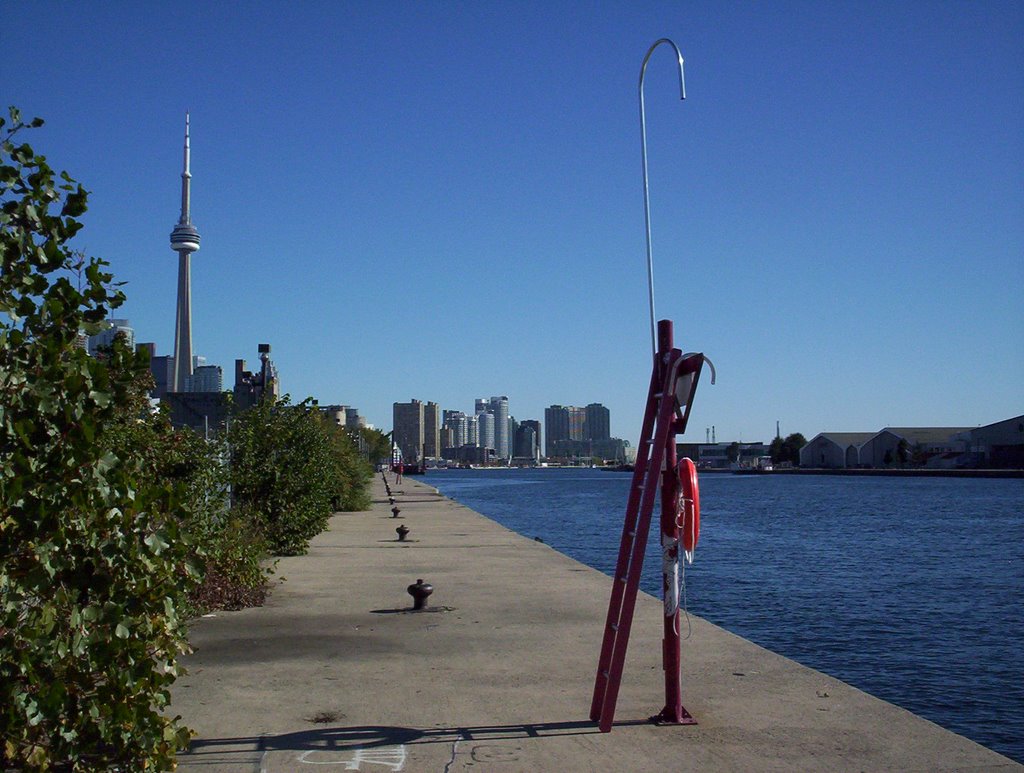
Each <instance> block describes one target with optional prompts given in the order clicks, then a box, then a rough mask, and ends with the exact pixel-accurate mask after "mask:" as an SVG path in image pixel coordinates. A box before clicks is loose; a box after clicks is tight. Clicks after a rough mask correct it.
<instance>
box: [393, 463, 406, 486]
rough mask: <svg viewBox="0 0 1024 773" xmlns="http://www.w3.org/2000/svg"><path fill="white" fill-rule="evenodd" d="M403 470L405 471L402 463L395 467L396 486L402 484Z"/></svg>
mask: <svg viewBox="0 0 1024 773" xmlns="http://www.w3.org/2000/svg"><path fill="white" fill-rule="evenodd" d="M404 469H405V465H404V464H403V463H402V462H399V463H398V466H397V467H395V483H396V484H397V483H401V482H402V472H403V471H404Z"/></svg>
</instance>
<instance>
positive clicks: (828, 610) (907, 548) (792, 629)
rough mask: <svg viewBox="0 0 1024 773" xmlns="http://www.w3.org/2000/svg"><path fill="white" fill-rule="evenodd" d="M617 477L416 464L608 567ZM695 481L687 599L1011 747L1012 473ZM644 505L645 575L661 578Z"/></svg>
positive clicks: (1016, 696) (1017, 620)
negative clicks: (694, 539) (1002, 476)
mask: <svg viewBox="0 0 1024 773" xmlns="http://www.w3.org/2000/svg"><path fill="white" fill-rule="evenodd" d="M630 480H631V474H630V473H618V472H606V471H603V470H592V469H538V470H514V469H513V470H506V469H499V470H438V471H430V472H429V473H428V475H427V476H426V482H427V483H429V484H430V485H432V486H435V487H436V488H437V489H438V490H439V491H440V492H441V493H442V494H444V495H446V496H448V497H450V498H452V499H454V500H456V501H458V502H461V503H462V504H464V505H466V506H468V507H470V508H472V509H474V510H476V511H478V512H480V513H483V514H484V515H487V516H488V517H490V518H493V519H494V520H496V521H498V522H499V523H501V524H503V525H504V526H506V527H508V528H510V529H513V530H514V531H516V532H518V533H520V534H522V535H524V536H526V537H531V538H534V537H539V538H540V539H542V540H543V541H544V542H545V543H547V544H548V545H550V546H552V547H553V548H555V549H556V550H559V551H561V552H563V553H565V554H566V555H569V556H571V557H573V558H575V559H577V560H578V561H581V562H583V563H585V564H588V565H589V566H592V567H594V568H595V569H598V570H600V571H602V572H605V573H606V574H609V575H610V574H611V573H612V571H613V569H614V567H615V562H616V559H617V556H618V549H619V539H620V537H621V532H622V523H623V517H624V514H625V505H626V496H627V491H628V487H629V481H630ZM700 493H701V535H700V542H699V545H698V547H697V553H696V559H695V563H694V564H693V565H692V566H689V567H687V568H686V572H685V586H686V600H687V604H688V608H689V610H690V611H691V612H693V613H694V614H697V615H700V616H701V617H703V618H705V619H706V620H709V621H711V622H713V623H716V624H718V625H721V626H722V627H724V628H726V629H728V630H730V631H732V632H733V633H736V634H738V635H740V636H743V637H744V638H747V639H749V640H751V641H754V642H756V643H757V644H760V645H762V646H764V647H767V648H768V649H770V650H772V651H774V652H777V653H779V654H781V655H785V656H787V657H790V658H792V659H794V660H797V661H799V662H800V663H803V664H804V665H807V666H810V667H812V668H815V669H818V670H820V671H824V672H825V673H828V674H831V675H832V676H835V677H837V678H839V679H842V680H843V681H845V682H848V683H849V684H852V685H854V686H856V687H859V688H860V689H862V690H865V691H866V692H869V693H871V694H872V695H875V696H877V697H879V698H882V699H884V700H887V701H890V702H892V703H895V704H897V705H899V706H902V707H904V708H906V709H908V710H910V711H912V712H914V713H915V714H918V715H920V716H922V717H925V718H927V719H930V720H932V721H933V722H936V723H937V724H939V725H942V726H943V727H946V728H948V729H950V730H953V731H954V732H957V733H960V734H962V735H965V736H967V737H968V738H971V739H973V740H975V741H977V742H978V743H981V744H983V745H985V746H987V747H989V748H991V749H994V750H996V751H998V752H1000V753H1002V754H1005V755H1007V756H1009V757H1012V758H1013V759H1015V760H1018V761H1021V762H1024V480H1020V479H1016V480H989V479H973V478H964V479H960V478H896V477H841V476H795V475H731V474H707V473H705V474H702V475H701V477H700ZM653 520H654V524H655V532H654V533H652V535H651V540H650V542H649V543H648V551H647V557H646V560H645V562H644V574H643V581H642V588H643V590H645V591H647V592H649V593H651V594H654V595H657V596H660V593H661V591H660V588H661V577H660V566H661V564H660V555H658V548H657V533H656V528H657V527H656V524H657V511H656V512H655V516H654V519H653ZM609 587H610V586H609ZM683 631H684V635H685V631H686V628H685V625H684V626H683ZM599 646H600V643H599V642H594V647H595V653H594V658H595V664H596V658H597V650H598V648H599ZM688 646H696V647H699V646H700V642H699V641H692V640H691V641H690V642H684V643H683V648H684V649H683V657H684V660H685V657H686V654H685V648H686V647H688ZM684 699H685V685H684ZM684 703H685V700H684Z"/></svg>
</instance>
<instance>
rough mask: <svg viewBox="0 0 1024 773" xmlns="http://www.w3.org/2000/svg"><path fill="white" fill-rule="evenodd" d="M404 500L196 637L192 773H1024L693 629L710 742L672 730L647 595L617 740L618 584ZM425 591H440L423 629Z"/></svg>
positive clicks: (730, 640)
mask: <svg viewBox="0 0 1024 773" xmlns="http://www.w3.org/2000/svg"><path fill="white" fill-rule="evenodd" d="M392 480H393V478H392ZM391 486H392V489H393V491H394V492H395V497H396V499H397V505H398V506H399V508H400V518H397V519H396V518H393V517H392V512H391V505H390V504H389V503H388V501H387V497H386V496H385V493H384V487H383V484H382V482H381V479H380V476H379V475H378V476H377V477H376V479H375V482H374V487H375V488H374V493H375V497H374V505H373V509H372V510H370V511H367V512H364V513H346V514H339V515H336V516H335V517H334V518H333V519H332V520H331V525H330V529H329V530H328V531H327V532H325V533H323V534H321V535H320V536H319V537H317V538H316V539H315V540H314V541H313V544H312V546H311V549H310V551H309V554H308V555H306V556H300V557H296V558H286V559H283V560H281V561H280V563H279V564H278V569H277V578H276V579H275V581H274V584H275V588H274V591H273V593H272V595H271V596H270V598H269V600H268V602H267V604H266V606H264V607H261V608H256V609H247V610H243V611H241V612H219V613H217V614H216V616H214V617H209V618H204V619H200V620H198V621H197V622H196V624H195V625H194V627H193V630H192V637H191V639H192V643H193V646H194V648H195V654H194V655H192V656H190V657H189V658H187V659H186V660H185V665H186V666H187V668H188V669H189V674H188V676H186V677H183V678H182V679H179V680H178V682H177V683H176V685H175V687H174V690H173V702H172V706H171V710H172V712H173V713H176V714H181V715H182V717H183V719H184V721H185V723H186V724H187V725H189V726H190V727H192V728H193V729H194V730H196V731H197V737H196V739H195V741H194V742H193V746H192V749H191V750H190V751H189V753H187V754H183V755H181V756H180V757H179V764H180V770H183V771H213V772H217V771H263V772H264V773H277V772H278V771H289V772H294V771H303V770H308V771H311V772H312V771H317V770H363V771H387V770H407V771H415V772H418V771H433V772H435V773H455V771H474V773H487V772H488V771H495V773H503V772H505V771H509V772H512V771H558V772H562V771H662V770H666V771H667V770H672V771H697V770H702V771H763V770H769V771H775V770H778V771H799V770H805V771H847V770H849V771H865V770H867V771H882V770H894V771H895V770H898V771H947V770H949V771H952V770H960V771H963V770H1024V766H1021V765H1018V764H1017V763H1016V762H1014V761H1012V760H1010V759H1008V758H1006V757H1004V756H1001V755H999V754H997V753H995V752H993V751H990V750H988V749H986V748H984V747H982V746H980V745H978V744H976V743H974V742H973V741H970V740H968V739H966V738H964V737H962V736H959V735H956V734H954V733H952V732H949V731H948V730H945V729H943V728H940V727H939V726H937V725H935V724H933V723H931V722H929V721H927V720H924V719H921V718H920V717H917V716H915V715H913V714H911V713H909V712H907V711H905V710H903V709H901V708H898V707H896V706H894V705H892V704H890V703H886V702H884V701H881V700H879V699H877V698H874V697H872V696H870V695H868V694H866V693H864V692H861V691H860V690H857V689H855V688H853V687H851V686H849V685H847V684H844V683H843V682H840V681H838V680H837V679H833V678H831V677H829V676H826V675H824V674H822V673H819V672H817V671H814V670H812V669H809V668H806V667H804V666H801V665H799V664H797V663H795V662H793V661H791V660H788V659H786V658H783V657H781V656H779V655H776V654H774V653H771V652H769V651H767V650H765V649H763V648H761V647H758V646H757V645H755V644H752V643H750V642H748V641H746V640H744V639H741V638H739V637H738V636H734V635H732V634H730V633H728V632H727V631H725V630H723V629H721V628H718V627H717V626H714V625H712V624H710V623H708V622H706V621H703V620H701V619H699V618H696V617H693V616H692V615H691V616H690V620H691V624H692V632H691V635H690V637H689V639H687V640H685V641H684V642H683V705H684V706H685V707H686V708H687V710H688V711H689V712H690V713H691V714H692V715H693V716H694V717H695V718H696V719H697V721H698V723H699V724H698V725H696V726H673V727H658V726H654V725H651V724H649V723H648V721H647V718H648V717H649V716H651V715H653V714H655V713H657V712H658V711H659V710H660V709H661V707H662V701H663V699H664V683H663V677H662V672H661V631H662V620H661V602H660V600H658V599H654V598H652V597H650V596H647V595H644V594H641V596H640V598H639V599H638V602H637V607H636V617H635V621H634V625H633V633H632V637H631V641H630V645H629V653H628V656H627V659H626V667H625V673H624V676H623V683H622V689H621V691H620V693H619V700H618V709H617V711H616V724H615V727H614V728H613V730H612V732H610V733H607V734H602V733H599V732H598V730H597V727H596V725H595V724H594V723H592V722H590V721H589V719H588V713H589V709H590V699H591V691H592V689H593V683H594V671H595V669H596V666H597V658H598V654H599V649H600V644H601V635H602V631H603V627H604V618H605V614H606V612H607V604H608V596H609V592H610V583H611V580H610V578H608V577H607V576H605V575H603V574H601V573H600V572H597V571H595V570H593V569H591V568H589V567H587V566H584V565H583V564H580V563H578V562H576V561H574V560H572V559H570V558H567V557H565V556H563V555H561V554H560V553H557V552H556V551H554V550H552V549H551V548H549V547H547V546H546V545H544V544H542V543H539V542H535V541H533V540H531V539H528V538H526V537H522V536H519V535H517V534H515V533H513V532H511V531H509V530H507V529H505V528H504V527H502V526H500V525H498V524H496V523H494V522H493V521H491V520H489V519H487V518H485V517H484V516H482V515H480V514H478V513H475V512H473V511H471V510H469V509H467V508H465V507H462V506H461V505H458V504H456V503H454V502H452V501H450V500H448V499H446V498H444V497H442V496H440V495H439V494H437V492H436V491H435V490H434V489H433V488H431V487H430V486H428V485H426V483H425V482H424V481H423V480H422V479H411V478H408V477H407V478H406V479H405V480H404V481H403V482H402V483H401V484H398V485H396V484H394V483H392V484H391ZM400 523H401V524H404V525H405V526H407V527H408V528H409V534H408V536H407V537H406V539H405V540H404V541H399V540H398V537H397V535H396V533H395V528H396V526H398V524H400ZM419 578H423V579H424V580H425V581H426V582H428V583H431V584H432V585H433V586H434V593H433V595H432V596H430V598H429V600H428V602H427V603H428V607H427V609H426V610H424V611H421V612H412V611H411V608H412V598H411V597H410V596H409V594H408V593H407V592H406V588H407V586H409V585H410V584H411V583H414V582H416V580H417V579H419Z"/></svg>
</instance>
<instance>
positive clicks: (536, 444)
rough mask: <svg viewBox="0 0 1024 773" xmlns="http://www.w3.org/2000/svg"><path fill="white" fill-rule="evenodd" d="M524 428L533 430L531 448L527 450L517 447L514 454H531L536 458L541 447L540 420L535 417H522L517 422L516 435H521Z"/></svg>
mask: <svg viewBox="0 0 1024 773" xmlns="http://www.w3.org/2000/svg"><path fill="white" fill-rule="evenodd" d="M524 429H530V430H533V449H532V450H531V451H529V452H527V451H525V450H524V449H522V448H517V450H516V456H531V457H533V458H534V459H536V458H537V457H538V456H540V449H541V444H540V441H541V438H540V422H539V421H537V420H536V419H524V420H523V421H521V422H520V423H519V430H518V433H517V434H518V435H522V433H523V430H524Z"/></svg>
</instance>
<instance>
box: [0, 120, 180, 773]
mask: <svg viewBox="0 0 1024 773" xmlns="http://www.w3.org/2000/svg"><path fill="white" fill-rule="evenodd" d="M41 123H42V122H41V121H40V120H39V119H35V120H34V121H32V122H31V123H30V124H28V125H27V126H28V127H32V126H38V125H40V124H41ZM5 126H6V127H7V128H6V129H4V128H3V127H5ZM23 128H26V124H24V123H23V122H22V121H21V117H20V115H19V114H18V112H17V111H16V110H14V109H13V108H12V109H11V111H10V123H9V124H8V122H7V121H5V120H3V119H0V130H3V132H4V133H3V135H2V137H0V266H2V271H0V737H2V739H3V746H2V748H0V758H2V759H0V762H2V763H3V764H5V765H11V766H16V767H19V768H28V769H39V770H45V769H48V768H52V767H65V768H71V769H74V770H98V769H108V768H119V769H122V770H141V769H171V768H173V766H174V752H175V749H176V748H177V747H179V746H181V745H182V744H183V743H184V742H185V741H187V739H188V736H189V733H188V731H187V730H186V729H184V728H182V727H180V726H179V725H178V723H177V718H170V717H167V716H166V715H165V714H164V710H165V709H166V707H167V705H168V701H169V692H168V689H169V686H170V684H171V683H172V682H173V681H174V679H175V677H176V675H177V673H178V667H177V665H176V660H177V657H178V656H179V655H180V654H181V653H182V652H184V651H185V650H186V648H187V644H186V640H185V635H184V629H183V626H182V622H181V620H180V617H179V612H180V608H181V604H182V600H183V597H184V594H185V593H187V592H188V590H189V589H190V587H191V586H192V585H193V584H194V582H195V580H196V579H197V576H198V575H197V572H196V570H195V568H194V567H193V566H192V565H191V564H190V562H189V560H188V558H189V555H190V553H191V547H190V545H189V542H188V539H187V535H185V534H183V533H182V531H181V530H180V528H179V524H180V523H181V522H182V521H183V520H184V518H185V515H186V510H185V509H184V507H183V505H182V497H183V494H184V492H183V490H182V489H181V487H176V486H166V485H161V484H159V483H157V482H154V480H153V479H152V478H150V476H149V475H148V474H147V470H148V462H147V459H146V458H145V455H144V454H142V453H140V452H139V449H138V447H136V446H133V445H126V446H125V445H120V444H116V443H112V442H110V441H111V439H112V438H110V437H108V434H107V433H108V432H110V431H112V428H113V427H114V426H116V425H117V423H118V421H119V411H120V410H121V406H123V405H125V404H127V403H128V402H130V397H131V395H132V390H133V382H134V381H135V380H136V378H137V374H138V370H139V361H138V360H136V359H135V358H134V357H133V356H132V355H131V353H129V352H126V351H125V350H124V347H115V348H114V350H113V351H112V353H111V355H110V357H108V358H106V359H94V358H91V357H89V356H88V355H87V354H86V352H85V351H83V349H82V348H80V346H79V345H78V344H79V341H80V335H81V334H82V333H93V332H98V329H99V323H101V322H102V321H103V320H104V319H105V317H106V316H107V315H108V313H109V311H110V310H111V309H113V308H116V307H117V306H118V305H120V303H121V302H122V301H123V297H124V296H123V295H122V294H121V293H120V291H118V290H117V289H116V288H114V287H112V285H111V280H112V277H111V275H110V274H108V273H106V272H105V270H104V267H105V266H106V263H105V262H103V261H101V260H98V259H96V258H88V259H86V258H84V257H82V256H80V255H78V254H76V253H75V252H73V251H72V250H71V249H70V248H69V247H68V245H67V242H68V241H69V240H70V239H71V238H72V237H73V236H74V235H75V234H76V233H77V231H78V230H79V229H80V228H81V224H80V223H79V222H78V220H77V218H78V217H80V216H81V215H82V214H83V213H84V212H85V209H86V201H87V193H86V191H85V190H84V189H83V188H82V186H81V185H79V184H77V183H75V182H74V181H73V180H72V179H71V178H70V177H68V175H67V174H66V173H62V174H61V175H60V176H59V179H58V178H57V177H56V176H55V174H54V172H53V170H52V169H51V168H50V167H49V166H48V164H47V163H46V160H45V158H44V157H42V156H39V155H36V154H35V152H34V151H33V150H32V148H31V147H30V146H29V145H27V144H21V145H16V144H15V142H14V139H13V137H14V135H15V134H16V133H17V132H18V131H20V130H21V129H23Z"/></svg>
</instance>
